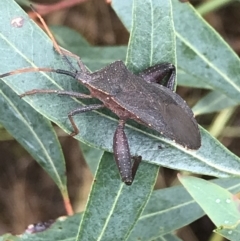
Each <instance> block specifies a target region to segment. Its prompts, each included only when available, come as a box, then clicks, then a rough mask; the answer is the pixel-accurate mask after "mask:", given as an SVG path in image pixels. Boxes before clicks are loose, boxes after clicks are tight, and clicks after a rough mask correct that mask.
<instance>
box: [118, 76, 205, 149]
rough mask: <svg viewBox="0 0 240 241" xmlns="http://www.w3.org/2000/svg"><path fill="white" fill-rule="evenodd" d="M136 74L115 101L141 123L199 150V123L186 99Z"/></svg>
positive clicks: (177, 141) (179, 142)
mask: <svg viewBox="0 0 240 241" xmlns="http://www.w3.org/2000/svg"><path fill="white" fill-rule="evenodd" d="M133 76H134V78H133V77H132V76H129V78H130V79H131V81H129V84H128V86H125V87H126V88H124V89H123V90H122V91H121V92H120V93H118V94H117V95H116V96H114V100H115V101H116V102H117V103H118V104H119V105H121V106H123V108H125V109H126V110H128V111H129V112H131V113H132V114H133V115H132V116H135V117H136V118H135V117H134V118H133V119H134V120H136V121H138V122H139V123H141V124H144V125H146V126H148V127H150V128H152V129H154V130H156V131H158V132H159V133H161V134H162V135H164V136H166V137H168V138H170V139H172V140H174V141H176V143H178V144H180V145H182V146H184V147H186V148H188V149H198V148H199V147H200V145H201V139H200V133H199V129H198V124H197V122H196V120H195V119H194V116H193V112H192V110H191V109H190V108H189V107H188V105H187V104H186V102H185V101H184V100H183V99H182V98H181V97H180V96H179V95H177V94H176V93H174V92H172V91H171V90H169V89H168V88H166V87H164V86H161V85H159V84H155V83H147V82H145V81H144V80H143V79H142V78H138V77H136V75H133Z"/></svg>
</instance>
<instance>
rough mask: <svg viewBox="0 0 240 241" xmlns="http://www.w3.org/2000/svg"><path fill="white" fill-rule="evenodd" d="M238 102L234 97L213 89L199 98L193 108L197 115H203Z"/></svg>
mask: <svg viewBox="0 0 240 241" xmlns="http://www.w3.org/2000/svg"><path fill="white" fill-rule="evenodd" d="M237 104H238V103H237V102H236V101H234V100H232V99H229V98H228V97H227V96H226V95H224V94H222V93H220V92H218V91H211V92H209V93H208V94H207V95H205V96H204V97H203V98H202V99H201V100H199V101H198V102H197V103H196V104H195V106H194V107H193V108H192V110H193V112H194V114H195V115H202V114H207V113H212V112H216V111H221V110H223V109H225V108H228V107H231V106H235V105H237Z"/></svg>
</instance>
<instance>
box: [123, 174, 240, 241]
mask: <svg viewBox="0 0 240 241" xmlns="http://www.w3.org/2000/svg"><path fill="white" fill-rule="evenodd" d="M239 180H240V179H239V178H226V179H225V178H224V179H216V180H213V183H216V184H217V185H219V186H221V187H222V188H225V189H227V190H228V191H230V192H232V193H238V192H239V191H240V184H239ZM193 210H194V212H193ZM204 214H205V213H204V211H203V210H202V209H201V207H200V206H199V205H198V204H197V203H196V201H195V200H194V199H193V198H192V197H191V196H190V195H189V193H188V192H187V190H186V189H185V188H184V187H183V186H175V187H171V188H165V189H161V190H156V191H154V192H153V193H152V195H151V197H150V199H149V201H148V203H147V205H146V207H145V209H144V211H143V213H142V215H141V217H140V218H139V220H138V222H137V224H136V225H135V227H134V229H133V231H132V233H131V235H130V236H129V239H128V241H133V240H136V241H137V240H138V238H139V237H140V238H141V239H142V240H155V239H156V238H157V237H160V236H163V235H165V234H167V233H170V232H174V231H175V230H177V229H179V228H182V227H184V226H186V225H188V224H190V223H192V222H193V221H195V220H197V219H199V218H200V217H202V216H203V215H204Z"/></svg>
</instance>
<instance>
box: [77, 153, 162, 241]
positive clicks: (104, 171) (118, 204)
mask: <svg viewBox="0 0 240 241" xmlns="http://www.w3.org/2000/svg"><path fill="white" fill-rule="evenodd" d="M157 173H158V168H156V167H155V166H154V165H148V164H147V163H142V164H141V165H140V167H139V169H138V171H137V174H136V177H135V180H134V183H133V184H132V186H127V185H125V184H124V183H123V182H121V180H120V178H119V172H118V169H117V167H116V164H115V161H114V158H113V155H112V154H110V153H106V152H105V153H104V155H103V156H102V159H101V162H100V164H99V166H98V170H97V174H96V176H95V180H94V183H93V186H92V190H91V193H90V196H89V200H88V203H87V207H86V210H85V212H84V215H83V219H82V222H81V225H80V229H79V234H78V235H77V239H76V240H81V241H84V240H99V241H100V240H104V241H108V240H109V241H110V240H126V238H127V236H128V235H129V232H130V231H131V229H132V227H133V225H134V223H135V222H136V221H137V220H138V218H139V216H140V214H141V212H142V209H143V208H144V206H145V204H146V202H147V201H148V199H149V196H150V194H151V193H152V189H153V186H154V183H155V180H156V175H157ZM93 227H94V229H93Z"/></svg>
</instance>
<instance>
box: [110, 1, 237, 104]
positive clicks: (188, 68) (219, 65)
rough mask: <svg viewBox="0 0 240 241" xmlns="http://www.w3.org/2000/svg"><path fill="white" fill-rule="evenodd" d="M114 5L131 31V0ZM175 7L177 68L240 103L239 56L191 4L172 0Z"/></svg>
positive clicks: (115, 2)
mask: <svg viewBox="0 0 240 241" xmlns="http://www.w3.org/2000/svg"><path fill="white" fill-rule="evenodd" d="M112 6H113V8H114V10H115V11H116V13H117V14H118V16H119V17H120V18H121V20H122V22H123V23H124V25H125V27H126V28H127V29H128V30H129V31H130V29H131V21H132V18H131V16H132V15H131V9H132V1H128V0H122V1H117V0H113V1H112ZM172 7H173V21H174V26H175V35H176V43H177V45H176V46H177V64H178V68H179V69H181V70H182V71H184V72H185V73H186V74H187V73H189V75H190V76H194V78H195V79H198V80H199V82H202V83H200V84H199V86H204V85H206V86H211V87H212V88H213V89H216V90H218V91H220V92H221V93H223V94H225V95H227V96H228V97H229V98H230V99H233V100H235V101H237V102H238V103H240V94H239V92H240V68H239V66H240V62H239V58H238V56H237V55H236V54H235V53H234V52H233V50H232V49H231V48H230V47H229V46H228V45H227V43H226V42H224V41H223V39H222V38H221V37H220V36H219V35H218V34H217V33H216V32H215V31H214V29H213V28H212V27H210V26H209V25H208V24H207V23H206V22H205V20H203V19H202V17H201V16H200V15H199V14H198V13H197V12H196V10H195V9H194V8H193V7H191V5H190V4H189V3H185V4H183V3H181V2H180V1H176V0H172ZM196 29H198V31H196ZM212 46H214V48H213V47H212ZM160 54H161V52H160ZM226 60H227V61H226ZM159 62H161V61H159ZM188 79H190V77H188ZM189 85H190V84H189ZM194 86H195V83H194Z"/></svg>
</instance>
